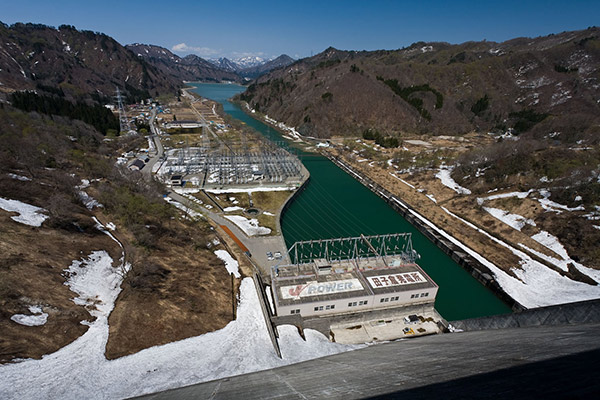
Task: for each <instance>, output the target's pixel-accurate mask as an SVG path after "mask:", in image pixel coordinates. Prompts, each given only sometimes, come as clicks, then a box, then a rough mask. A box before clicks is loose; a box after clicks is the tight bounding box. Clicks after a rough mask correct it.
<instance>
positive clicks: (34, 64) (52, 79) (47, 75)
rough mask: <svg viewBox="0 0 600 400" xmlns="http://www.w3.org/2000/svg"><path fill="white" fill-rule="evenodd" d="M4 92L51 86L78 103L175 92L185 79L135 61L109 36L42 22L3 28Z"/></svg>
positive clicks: (0, 47) (0, 38)
mask: <svg viewBox="0 0 600 400" xmlns="http://www.w3.org/2000/svg"><path fill="white" fill-rule="evenodd" d="M0 41H1V42H0V66H2V68H0V83H1V85H0V90H2V91H4V92H6V91H10V90H23V89H29V90H34V89H36V88H38V89H39V88H40V87H42V88H43V87H52V88H55V89H56V90H59V89H60V91H62V92H63V93H64V94H65V95H66V96H67V97H70V98H73V99H81V98H89V96H90V94H93V95H94V96H95V97H96V99H104V100H107V99H109V98H110V97H111V96H112V95H113V94H114V91H115V87H117V86H118V87H121V88H122V89H124V92H125V93H126V94H129V95H130V96H131V97H132V99H133V98H142V97H151V96H156V95H158V94H160V93H174V92H175V91H176V90H177V88H178V87H179V86H180V85H181V82H180V80H177V79H174V78H172V77H169V76H167V75H165V74H164V73H163V72H162V71H160V70H158V69H156V68H155V67H154V66H152V65H150V64H148V63H147V62H145V61H144V60H142V59H139V58H138V57H136V56H135V55H134V54H133V53H132V52H130V51H129V50H128V49H126V48H125V47H123V46H122V45H121V44H119V43H118V42H117V41H116V40H114V39H113V38H111V37H110V36H108V35H105V34H103V33H98V32H92V31H86V30H81V31H80V30H77V29H76V28H75V27H73V26H71V25H61V26H60V27H58V28H54V27H50V26H46V25H41V24H23V23H17V24H13V25H10V26H9V25H6V24H0Z"/></svg>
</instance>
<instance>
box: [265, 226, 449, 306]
mask: <svg viewBox="0 0 600 400" xmlns="http://www.w3.org/2000/svg"><path fill="white" fill-rule="evenodd" d="M289 254H290V259H291V260H293V262H294V263H293V264H290V265H285V266H274V267H272V269H271V284H272V289H273V293H272V294H273V303H274V307H275V310H276V311H275V312H276V314H277V316H285V315H299V316H301V317H315V316H326V315H335V314H345V313H360V312H365V311H371V310H378V309H398V308H402V307H408V306H414V305H421V304H422V305H425V304H428V303H429V304H430V305H431V306H433V303H434V302H435V297H436V295H437V292H438V286H437V285H436V283H435V282H434V281H433V280H432V279H431V278H430V277H429V276H428V275H427V273H425V271H423V269H422V268H421V267H419V266H418V265H417V264H416V263H415V259H416V257H417V255H416V252H414V251H413V249H412V242H411V237H410V234H408V233H406V234H394V235H378V236H369V237H365V236H360V237H355V238H344V239H328V240H317V241H307V242H298V243H296V244H294V245H293V246H292V248H291V249H290V251H289Z"/></svg>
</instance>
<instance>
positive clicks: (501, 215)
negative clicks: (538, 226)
mask: <svg viewBox="0 0 600 400" xmlns="http://www.w3.org/2000/svg"><path fill="white" fill-rule="evenodd" d="M483 209H484V210H485V211H487V212H488V213H490V214H491V215H492V216H493V217H494V218H496V219H498V220H500V221H502V222H504V223H505V224H506V225H508V226H510V227H512V228H513V229H516V230H518V231H520V230H521V229H523V227H524V226H525V225H531V226H535V222H534V221H533V220H532V219H528V218H525V217H522V216H521V215H518V214H511V213H509V212H508V211H504V210H501V209H499V208H492V207H483Z"/></svg>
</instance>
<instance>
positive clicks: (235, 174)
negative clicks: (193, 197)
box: [163, 134, 302, 187]
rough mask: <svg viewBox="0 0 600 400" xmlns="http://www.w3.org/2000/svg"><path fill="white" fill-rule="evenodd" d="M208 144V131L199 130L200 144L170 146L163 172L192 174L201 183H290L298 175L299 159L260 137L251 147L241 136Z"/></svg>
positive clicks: (299, 178) (299, 168) (217, 184)
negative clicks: (236, 139) (235, 139)
mask: <svg viewBox="0 0 600 400" xmlns="http://www.w3.org/2000/svg"><path fill="white" fill-rule="evenodd" d="M211 144H212V143H211V140H210V138H209V135H208V134H203V137H202V146H201V147H189V146H185V147H183V148H181V149H173V150H170V151H169V153H168V155H167V160H166V164H165V167H164V170H163V173H164V174H167V175H169V176H170V175H172V174H182V175H184V176H188V177H189V176H194V177H196V179H195V180H196V181H198V182H201V184H200V186H201V187H209V186H225V185H246V184H254V185H256V184H257V183H277V184H291V183H299V182H300V181H301V179H302V166H301V163H300V160H299V159H298V158H297V157H296V156H295V155H293V154H291V153H289V152H287V151H285V150H283V149H281V148H279V147H277V146H275V145H274V144H272V143H270V142H267V141H262V142H261V143H259V145H258V146H255V149H253V150H251V149H250V148H249V147H248V146H247V144H246V141H245V140H243V141H242V142H241V143H239V142H227V141H218V142H217V143H216V147H213V146H211Z"/></svg>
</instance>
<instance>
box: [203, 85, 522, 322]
mask: <svg viewBox="0 0 600 400" xmlns="http://www.w3.org/2000/svg"><path fill="white" fill-rule="evenodd" d="M193 86H195V89H193V91H194V92H195V93H197V94H199V95H201V96H203V97H205V98H209V99H212V100H215V101H218V102H220V103H221V104H223V107H224V110H225V112H226V113H227V114H229V115H231V116H232V117H233V118H236V119H238V120H240V121H242V122H244V123H245V124H247V125H248V126H250V127H252V128H254V129H255V130H257V131H258V132H260V133H261V134H263V135H264V136H266V137H268V138H269V139H271V140H273V141H276V142H281V141H282V140H284V138H283V137H282V136H281V135H280V134H279V132H278V131H276V130H275V129H273V128H271V127H269V126H268V125H266V124H263V123H262V122H260V121H257V120H255V119H254V118H252V117H250V116H249V115H247V114H246V113H245V112H244V111H242V110H241V109H240V107H238V106H237V105H236V104H233V103H230V102H229V101H227V99H229V98H231V97H232V96H234V95H235V94H237V93H240V92H242V91H244V90H245V88H244V87H243V86H238V85H233V84H206V83H193ZM297 153H298V154H299V156H300V157H301V159H302V163H303V164H304V166H305V167H306V169H308V171H309V172H310V175H311V179H310V182H309V183H308V185H307V187H306V189H305V190H304V191H303V192H302V193H301V194H300V195H299V196H297V197H296V200H295V201H294V202H293V203H292V204H291V206H290V207H289V208H288V210H287V212H286V213H285V214H284V216H283V219H282V221H281V224H282V230H283V235H284V238H285V241H286V243H287V245H288V247H289V246H290V245H291V244H293V243H294V242H296V241H299V240H310V239H326V238H333V237H346V236H359V235H360V234H365V235H375V234H385V233H401V232H411V233H412V241H413V248H414V249H415V250H416V251H417V252H418V253H419V255H420V256H421V258H420V259H419V260H418V261H417V262H418V264H419V265H420V266H421V267H422V268H423V269H424V270H425V271H426V272H427V273H428V274H429V275H430V276H431V278H432V279H433V280H434V281H435V282H436V283H437V284H438V285H439V286H440V290H439V293H438V295H437V299H436V304H435V307H436V309H437V310H438V311H439V312H440V314H441V315H442V316H443V317H444V318H446V319H447V320H449V321H452V320H458V319H464V318H475V317H481V316H488V315H494V314H502V313H508V312H510V311H511V310H510V308H509V307H508V306H507V305H506V304H504V303H503V302H502V301H501V300H500V299H498V298H497V297H496V296H495V295H494V294H493V293H492V292H491V291H490V290H488V289H487V288H485V287H484V286H483V285H481V284H480V283H479V282H477V281H476V280H475V279H474V278H473V277H471V275H469V274H468V273H467V272H466V271H465V270H463V269H462V268H461V267H460V266H459V265H458V264H456V263H455V262H454V261H453V260H452V259H451V258H450V257H448V256H447V255H446V254H444V253H443V252H442V251H441V250H440V249H438V247H437V246H435V245H434V244H433V243H432V242H431V241H429V240H428V239H427V238H426V237H425V236H423V235H422V234H421V233H420V232H419V231H418V230H417V229H416V228H414V227H413V226H412V225H411V224H410V223H408V222H407V221H406V220H405V219H404V218H403V217H402V216H400V215H399V214H398V213H396V212H395V211H394V210H393V209H392V208H391V207H389V206H388V205H387V204H386V203H385V202H384V201H383V200H382V199H380V198H379V197H377V196H376V195H375V194H373V193H372V192H371V191H370V190H368V189H367V188H365V187H364V186H363V185H361V184H360V183H359V182H358V181H356V180H355V179H354V178H352V177H350V175H348V174H346V173H345V172H344V171H342V170H341V169H340V168H338V167H337V166H336V165H335V164H333V163H332V162H331V161H329V160H328V159H327V158H325V157H323V156H320V155H315V154H314V153H306V152H303V151H302V150H297Z"/></svg>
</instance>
